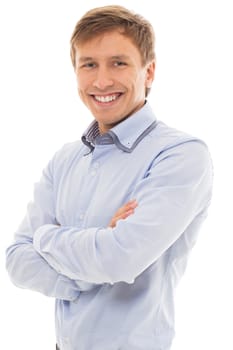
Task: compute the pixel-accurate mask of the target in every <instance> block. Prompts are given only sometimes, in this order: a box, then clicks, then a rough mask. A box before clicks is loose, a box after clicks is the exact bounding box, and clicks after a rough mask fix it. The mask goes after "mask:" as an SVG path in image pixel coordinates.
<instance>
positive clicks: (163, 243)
mask: <svg viewBox="0 0 233 350" xmlns="http://www.w3.org/2000/svg"><path fill="white" fill-rule="evenodd" d="M116 183H117V181H116ZM211 188H212V164H211V160H210V156H209V153H208V150H207V148H206V146H205V145H204V144H203V143H201V142H197V141H189V142H184V143H181V144H178V145H176V146H174V147H170V148H168V149H166V150H164V151H163V152H161V154H159V155H158V156H157V157H156V158H155V159H154V161H153V163H152V164H151V166H150V167H149V168H148V170H147V173H146V174H145V176H144V177H143V178H142V179H141V180H140V181H138V182H137V184H136V185H135V187H134V189H133V192H132V195H131V198H136V200H137V201H138V207H137V209H136V211H135V213H134V214H133V215H131V216H130V217H128V218H127V219H126V220H119V222H118V223H117V225H116V227H115V228H113V229H111V228H101V227H91V228H86V229H82V230H78V229H77V228H75V227H67V226H61V227H58V226H56V225H54V224H50V225H44V226H41V227H39V228H38V229H37V231H36V232H35V236H34V247H35V249H36V251H37V252H38V253H39V254H40V255H41V256H42V257H43V258H44V259H45V260H46V261H47V262H48V263H49V265H50V266H52V267H53V268H54V269H55V270H56V271H59V272H60V273H62V274H64V275H65V276H67V277H69V278H71V279H78V280H82V281H86V282H90V283H111V284H114V283H116V282H120V281H123V282H127V283H133V282H134V280H135V278H136V277H137V276H139V275H140V274H141V273H142V272H143V271H144V270H145V269H146V268H148V267H149V266H150V265H151V264H152V263H154V262H155V261H156V260H157V259H158V258H159V257H160V256H161V255H162V254H163V253H164V252H165V251H166V250H167V249H168V248H169V247H171V246H172V245H173V243H174V242H175V241H176V240H178V239H179V237H181V235H183V234H185V232H186V230H189V229H190V230H192V229H191V227H192V226H193V227H195V230H196V229H197V228H198V227H199V226H200V224H201V223H202V221H203V220H204V218H205V216H206V209H207V207H208V205H209V202H210V198H211ZM101 210H103V211H104V210H105V208H101Z"/></svg>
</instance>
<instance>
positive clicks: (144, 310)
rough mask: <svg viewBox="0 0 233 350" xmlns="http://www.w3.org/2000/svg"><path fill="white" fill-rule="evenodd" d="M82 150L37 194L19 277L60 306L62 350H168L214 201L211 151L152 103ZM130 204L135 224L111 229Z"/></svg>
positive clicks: (55, 167)
mask: <svg viewBox="0 0 233 350" xmlns="http://www.w3.org/2000/svg"><path fill="white" fill-rule="evenodd" d="M82 139H83V142H81V141H78V142H74V143H70V144H66V145H65V146H64V147H63V148H62V149H61V150H59V151H58V152H57V153H56V154H55V156H54V157H53V159H52V160H51V161H50V162H49V164H48V166H47V168H46V169H45V170H44V172H43V175H42V178H41V180H40V182H39V183H37V184H36V186H35V192H34V200H33V202H32V203H30V204H29V206H28V211H27V215H26V217H25V219H24V221H23V222H22V224H21V225H20V227H19V229H18V231H17V232H16V234H15V241H14V243H13V244H12V245H11V246H10V247H9V248H8V250H7V269H8V271H9V275H10V277H11V279H12V281H13V283H15V284H16V285H17V286H19V287H22V288H29V289H31V290H35V291H38V292H41V293H43V294H45V295H48V296H51V297H55V298H56V336H57V342H58V344H59V347H60V349H61V350H120V349H121V350H168V349H170V347H171V344H172V339H173V337H174V289H175V287H176V285H177V283H178V281H179V280H180V278H181V276H182V275H183V273H184V270H185V267H186V263H187V258H188V255H189V252H190V250H191V248H192V247H193V245H194V244H195V242H196V239H197V235H198V231H199V229H200V226H201V224H202V222H203V220H204V219H205V218H206V215H207V208H208V206H209V203H210V199H211V190H212V163H211V159H210V155H209V152H208V149H207V147H206V145H205V144H204V143H203V142H202V141H201V140H199V139H197V138H195V137H192V136H190V135H187V134H185V133H183V132H180V131H178V130H175V129H173V128H170V127H168V126H166V125H165V124H164V123H162V122H160V121H157V120H156V118H155V116H154V114H153V112H152V110H151V108H150V106H149V104H148V103H147V104H145V105H144V107H143V108H142V109H141V110H139V111H138V112H136V113H135V114H134V115H132V116H131V117H129V118H128V119H126V120H125V121H123V122H121V123H120V124H118V125H117V126H115V127H114V128H112V129H111V130H110V131H109V133H108V134H106V135H102V136H101V135H98V132H97V129H96V124H95V123H92V125H91V126H90V128H89V129H88V130H87V131H86V133H85V134H84V136H83V138H82ZM130 199H136V200H137V202H138V207H137V208H136V209H135V213H134V214H133V215H131V216H129V217H128V218H127V219H125V220H119V221H118V222H117V225H116V227H114V228H110V227H108V224H109V222H110V220H111V218H112V217H113V215H114V214H115V212H116V211H117V209H118V208H119V207H121V206H122V205H123V204H125V203H126V202H127V201H128V200H130ZM38 336H39V334H38Z"/></svg>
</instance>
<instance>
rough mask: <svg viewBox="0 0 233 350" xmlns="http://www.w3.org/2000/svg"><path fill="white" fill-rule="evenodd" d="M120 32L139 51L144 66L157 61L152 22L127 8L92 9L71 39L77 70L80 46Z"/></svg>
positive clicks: (77, 25) (106, 7)
mask: <svg viewBox="0 0 233 350" xmlns="http://www.w3.org/2000/svg"><path fill="white" fill-rule="evenodd" d="M116 29H119V30H120V32H121V34H122V35H125V36H126V37H128V38H129V39H131V40H132V43H133V44H134V45H135V46H136V47H137V48H138V50H139V52H140V56H141V60H142V65H143V66H144V65H146V64H147V63H149V62H151V61H152V60H153V59H155V50H154V46H155V35H154V30H153V27H152V25H151V24H150V22H149V21H147V20H146V19H145V18H144V17H142V16H141V15H139V14H136V13H134V12H132V11H130V10H128V9H126V8H125V7H122V6H118V5H112V6H111V5H110V6H102V7H97V8H94V9H91V10H90V11H88V12H86V14H84V15H83V16H82V17H81V19H80V20H79V21H78V23H77V24H76V26H75V29H74V31H73V34H72V37H71V40H70V44H71V50H70V53H71V60H72V64H73V66H74V68H75V51H76V46H78V45H79V44H82V43H85V42H86V41H88V40H90V39H92V38H94V37H96V36H97V35H98V34H101V33H105V32H107V31H113V30H116Z"/></svg>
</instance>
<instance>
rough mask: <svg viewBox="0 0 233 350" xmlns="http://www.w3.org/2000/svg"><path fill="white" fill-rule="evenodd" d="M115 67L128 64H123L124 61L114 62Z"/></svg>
mask: <svg viewBox="0 0 233 350" xmlns="http://www.w3.org/2000/svg"><path fill="white" fill-rule="evenodd" d="M113 65H114V66H115V67H121V66H126V65H127V64H126V62H123V61H115V62H113Z"/></svg>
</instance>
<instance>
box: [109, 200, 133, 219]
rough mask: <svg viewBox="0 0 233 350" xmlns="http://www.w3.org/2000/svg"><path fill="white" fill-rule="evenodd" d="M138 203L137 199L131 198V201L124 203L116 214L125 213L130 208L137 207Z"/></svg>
mask: <svg viewBox="0 0 233 350" xmlns="http://www.w3.org/2000/svg"><path fill="white" fill-rule="evenodd" d="M137 205H138V203H137V201H136V200H135V199H132V200H130V201H129V202H127V203H126V204H124V205H123V206H122V207H121V208H119V209H118V210H117V212H116V214H115V215H116V216H118V215H121V214H123V213H125V212H126V211H128V210H130V209H135V208H136V207H137Z"/></svg>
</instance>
